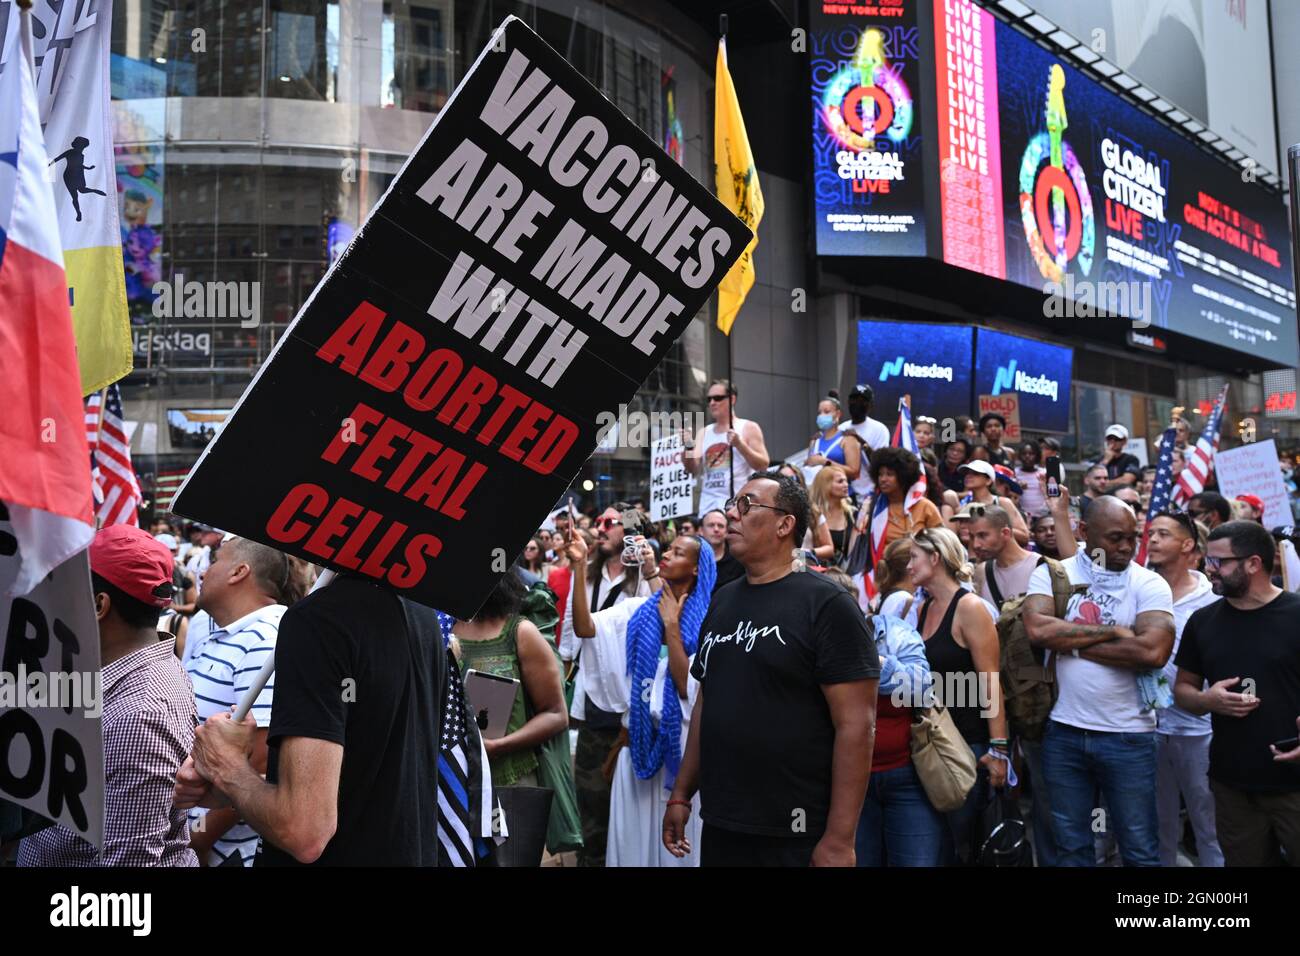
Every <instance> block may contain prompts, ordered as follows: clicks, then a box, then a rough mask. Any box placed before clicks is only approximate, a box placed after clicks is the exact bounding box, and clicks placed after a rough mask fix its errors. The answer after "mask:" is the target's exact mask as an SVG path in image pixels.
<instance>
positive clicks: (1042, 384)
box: [993, 359, 1060, 401]
mask: <svg viewBox="0 0 1300 956" xmlns="http://www.w3.org/2000/svg"><path fill="white" fill-rule="evenodd" d="M1016 361H1017V360H1016V359H1012V360H1011V361H1010V362H1008V363H1007V364H1006V365H1000V366H998V371H997V374H996V375H994V376H993V394H994V395H1001V394H1002V392H1003V391H1008V392H1019V393H1020V394H1022V395H1043V396H1045V397H1047V398H1050V399H1051V400H1052V401H1056V400H1057V396H1058V395H1059V393H1060V384H1059V383H1058V382H1057V381H1056V379H1052V378H1048V377H1047V376H1046V375H1039V376H1038V377H1037V378H1035V377H1034V376H1032V375H1027V374H1025V373H1024V372H1023V371H1020V370H1018V369H1017V368H1016Z"/></svg>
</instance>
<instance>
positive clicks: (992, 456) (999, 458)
mask: <svg viewBox="0 0 1300 956" xmlns="http://www.w3.org/2000/svg"><path fill="white" fill-rule="evenodd" d="M984 450H985V451H986V452H988V453H989V464H990V465H1006V466H1007V467H1008V468H1011V467H1013V466H1014V464H1015V458H1013V457H1012V455H1011V452H1009V451H1008V450H1007V449H1006V448H1005V447H1002V446H999V447H997V448H990V447H989V446H988V445H985V446H984Z"/></svg>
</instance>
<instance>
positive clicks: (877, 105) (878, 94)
mask: <svg viewBox="0 0 1300 956" xmlns="http://www.w3.org/2000/svg"><path fill="white" fill-rule="evenodd" d="M821 111H822V119H823V120H824V121H825V123H826V126H827V128H828V129H829V130H830V131H831V134H832V135H833V136H834V137H835V138H836V139H837V140H839V141H840V143H841V144H843V145H844V146H845V147H847V148H848V149H851V150H853V151H854V152H858V153H860V152H864V151H868V150H874V149H875V148H876V138H877V137H878V136H886V137H888V138H889V139H891V140H892V141H893V142H895V143H899V142H902V141H903V140H904V139H906V138H907V136H908V134H909V133H911V131H912V94H911V93H910V91H909V90H908V89H907V84H906V83H904V82H903V78H902V77H901V76H899V75H898V74H897V73H895V72H893V71H892V70H891V69H890V68H889V62H888V60H886V58H885V35H884V34H883V33H882V32H881V31H880V30H876V29H874V28H873V29H868V30H863V31H862V38H861V39H860V40H859V41H858V47H857V51H856V52H855V53H854V56H853V62H852V63H849V64H848V65H846V66H844V67H842V68H841V69H840V70H839V71H838V72H837V73H836V74H835V75H834V76H833V77H831V80H830V82H829V83H827V84H826V88H825V89H824V90H823V91H822V109H821Z"/></svg>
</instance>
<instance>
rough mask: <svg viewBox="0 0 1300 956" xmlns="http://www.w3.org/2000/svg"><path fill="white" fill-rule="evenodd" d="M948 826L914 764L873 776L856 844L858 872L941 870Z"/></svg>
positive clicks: (868, 786) (864, 804)
mask: <svg viewBox="0 0 1300 956" xmlns="http://www.w3.org/2000/svg"><path fill="white" fill-rule="evenodd" d="M945 826H946V824H945V822H944V819H943V814H941V813H940V812H939V811H938V810H936V809H935V808H934V807H933V806H931V805H930V800H929V798H928V797H927V796H926V795H925V788H924V787H922V786H921V778H920V777H918V776H917V775H916V768H915V767H914V766H912V763H911V761H908V762H907V763H906V764H905V765H903V766H902V767H895V768H894V769H893V770H882V771H879V772H878V773H873V774H872V775H871V781H870V783H868V784H867V799H866V800H864V801H863V803H862V816H861V817H860V818H859V819H858V833H857V838H856V840H855V841H854V844H855V848H856V850H857V856H858V866H938V865H939V862H940V859H941V852H942V849H943V837H944V829H945Z"/></svg>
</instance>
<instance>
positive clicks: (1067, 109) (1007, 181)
mask: <svg viewBox="0 0 1300 956" xmlns="http://www.w3.org/2000/svg"><path fill="white" fill-rule="evenodd" d="M933 9H934V41H935V68H936V80H937V94H936V95H937V99H938V114H939V122H938V143H937V156H938V160H937V164H936V165H937V167H938V174H939V187H940V188H939V193H940V206H941V222H942V230H943V258H944V260H945V261H946V262H948V263H950V264H952V265H957V266H961V267H963V268H967V269H972V270H974V271H978V272H982V273H984V274H986V275H991V276H995V277H997V278H1002V279H1008V280H1010V281H1012V282H1016V283H1019V284H1021V285H1025V286H1028V287H1031V288H1034V289H1038V290H1043V291H1050V292H1052V293H1055V294H1056V295H1057V296H1059V297H1060V298H1058V299H1056V300H1054V301H1049V302H1048V303H1047V311H1046V313H1045V314H1047V315H1059V316H1061V317H1065V318H1072V317H1078V318H1091V317H1093V316H1094V315H1098V314H1102V313H1105V314H1117V315H1120V316H1124V317H1126V318H1130V319H1133V320H1135V322H1137V323H1140V325H1139V327H1145V326H1146V324H1148V323H1149V325H1150V327H1151V328H1153V329H1168V330H1170V331H1173V332H1178V333H1182V334H1184V335H1188V336H1192V337H1194V338H1197V339H1201V340H1203V341H1206V342H1211V343H1214V344H1217V345H1221V346H1223V347H1225V348H1229V349H1235V350H1238V351H1243V352H1248V353H1252V354H1256V355H1267V356H1268V357H1269V358H1270V359H1274V360H1276V361H1278V362H1279V363H1283V364H1289V365H1295V364H1296V363H1297V360H1298V359H1300V354H1298V351H1300V350H1298V347H1297V342H1296V319H1295V312H1294V309H1295V295H1294V293H1293V291H1292V290H1293V288H1294V286H1293V280H1292V275H1291V267H1290V262H1289V258H1290V256H1289V246H1288V244H1287V243H1288V238H1289V233H1288V226H1287V222H1286V218H1285V210H1284V207H1283V205H1282V203H1281V201H1280V200H1278V199H1276V198H1274V197H1272V196H1269V195H1268V194H1267V193H1265V192H1264V190H1263V189H1262V188H1261V187H1258V186H1255V185H1253V184H1251V183H1248V182H1246V181H1244V180H1243V177H1242V176H1241V175H1240V174H1239V173H1238V172H1236V171H1234V170H1232V169H1230V168H1229V167H1227V166H1226V165H1225V164H1222V163H1219V162H1217V161H1216V160H1214V159H1213V158H1211V157H1209V156H1207V155H1206V154H1205V153H1203V152H1202V151H1201V150H1200V149H1199V148H1198V147H1196V146H1195V145H1194V144H1193V143H1191V142H1190V141H1188V140H1187V139H1185V138H1183V137H1182V136H1181V135H1179V134H1178V133H1175V132H1174V131H1172V130H1170V129H1168V128H1167V127H1165V126H1163V125H1162V124H1160V123H1159V122H1157V121H1156V120H1155V119H1154V118H1153V117H1151V116H1148V115H1147V114H1145V113H1143V112H1141V111H1140V110H1138V109H1136V108H1135V107H1133V106H1132V105H1130V104H1129V103H1127V102H1126V101H1125V100H1123V99H1121V98H1120V97H1118V96H1116V95H1114V94H1113V93H1111V92H1109V91H1108V90H1106V89H1105V88H1104V87H1102V86H1101V85H1100V84H1098V83H1097V82H1095V81H1094V80H1092V79H1090V78H1089V77H1088V76H1087V75H1085V74H1084V73H1082V72H1081V71H1079V70H1077V69H1075V68H1074V67H1072V66H1070V65H1068V64H1067V63H1064V62H1062V61H1061V60H1060V59H1059V58H1058V57H1056V56H1055V55H1054V54H1053V53H1052V52H1051V51H1048V50H1046V49H1044V48H1043V47H1041V46H1039V45H1038V44H1037V43H1035V42H1033V41H1032V40H1030V39H1029V38H1027V37H1025V36H1022V35H1021V34H1019V33H1017V32H1016V31H1015V30H1014V29H1012V28H1011V27H1009V26H1007V25H1006V24H1003V23H1001V22H998V21H996V20H994V18H993V17H992V16H990V15H989V14H988V13H987V12H985V11H983V10H981V9H979V8H978V7H976V6H974V5H972V4H971V3H969V2H968V0H934V8H933Z"/></svg>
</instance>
